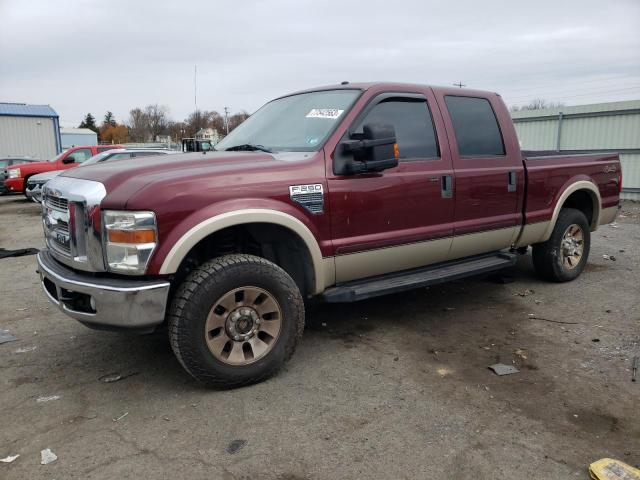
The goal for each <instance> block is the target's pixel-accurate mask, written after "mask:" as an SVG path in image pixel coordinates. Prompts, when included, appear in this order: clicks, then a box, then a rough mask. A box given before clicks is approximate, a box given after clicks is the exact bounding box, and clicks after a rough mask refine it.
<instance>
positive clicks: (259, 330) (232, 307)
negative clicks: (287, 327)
mask: <svg viewBox="0 0 640 480" xmlns="http://www.w3.org/2000/svg"><path fill="white" fill-rule="evenodd" d="M281 326H282V310H281V309H280V305H278V301H277V300H276V299H275V298H274V297H273V295H271V294H270V293H269V292H267V291H266V290H263V289H261V288H258V287H249V286H248V287H240V288H236V289H234V290H231V291H230V292H227V293H226V294H224V295H223V296H222V297H220V298H219V299H218V300H217V301H216V302H215V303H214V306H213V308H212V309H211V311H210V312H209V315H208V317H207V321H206V323H205V327H204V329H205V337H206V339H207V346H208V347H209V350H210V351H211V353H212V354H213V356H214V357H216V358H217V359H218V360H220V361H221V362H223V363H228V364H229V365H247V364H249V363H253V362H255V361H257V360H259V359H260V358H262V357H264V356H265V355H267V354H268V353H269V352H270V351H271V349H272V348H273V346H274V345H275V344H276V342H277V340H278V336H279V335H280V328H281Z"/></svg>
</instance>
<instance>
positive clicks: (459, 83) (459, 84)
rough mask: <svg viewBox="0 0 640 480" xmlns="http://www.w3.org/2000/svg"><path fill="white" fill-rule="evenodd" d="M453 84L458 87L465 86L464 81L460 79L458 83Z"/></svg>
mask: <svg viewBox="0 0 640 480" xmlns="http://www.w3.org/2000/svg"><path fill="white" fill-rule="evenodd" d="M453 86H454V87H460V88H462V87H466V85H465V84H464V83H462V81H460V82H458V83H454V84H453Z"/></svg>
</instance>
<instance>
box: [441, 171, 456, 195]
mask: <svg viewBox="0 0 640 480" xmlns="http://www.w3.org/2000/svg"><path fill="white" fill-rule="evenodd" d="M440 187H441V192H442V198H451V197H453V179H452V177H451V175H442V177H440Z"/></svg>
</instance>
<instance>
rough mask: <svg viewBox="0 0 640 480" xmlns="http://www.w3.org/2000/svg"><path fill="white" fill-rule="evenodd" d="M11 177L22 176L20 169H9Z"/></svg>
mask: <svg viewBox="0 0 640 480" xmlns="http://www.w3.org/2000/svg"><path fill="white" fill-rule="evenodd" d="M9 178H20V169H19V168H10V169H9Z"/></svg>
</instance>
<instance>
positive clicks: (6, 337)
mask: <svg viewBox="0 0 640 480" xmlns="http://www.w3.org/2000/svg"><path fill="white" fill-rule="evenodd" d="M16 340H18V339H17V338H16V337H14V336H13V335H11V334H10V333H9V330H0V344H3V343H7V342H15V341H16Z"/></svg>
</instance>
